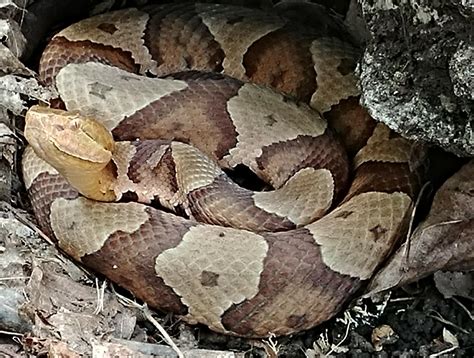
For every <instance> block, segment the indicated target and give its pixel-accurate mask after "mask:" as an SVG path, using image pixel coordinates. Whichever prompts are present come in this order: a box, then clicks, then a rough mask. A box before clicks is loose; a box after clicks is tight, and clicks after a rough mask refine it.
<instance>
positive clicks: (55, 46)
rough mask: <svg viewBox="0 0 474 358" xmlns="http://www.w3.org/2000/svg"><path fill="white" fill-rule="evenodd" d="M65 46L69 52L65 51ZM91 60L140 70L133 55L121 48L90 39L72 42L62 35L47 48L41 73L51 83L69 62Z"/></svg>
mask: <svg viewBox="0 0 474 358" xmlns="http://www.w3.org/2000/svg"><path fill="white" fill-rule="evenodd" d="M65 46H67V49H68V50H67V52H65V51H64V47H65ZM89 61H93V62H100V63H104V64H108V65H113V66H117V67H118V68H121V69H122V70H125V71H129V72H138V66H137V65H136V64H135V62H134V61H133V59H132V57H131V55H130V54H129V53H127V52H124V51H121V50H120V49H116V48H113V47H111V46H104V45H100V44H94V43H90V42H88V41H79V42H70V41H68V40H67V39H64V38H62V37H55V38H54V40H52V41H51V42H50V43H49V44H48V47H47V48H46V49H45V52H44V55H43V57H42V60H41V64H40V68H39V75H40V77H41V78H42V79H43V82H44V83H45V84H47V85H51V84H53V79H54V78H56V75H57V74H58V72H59V71H60V70H61V68H63V67H64V66H66V65H67V64H69V63H84V62H89Z"/></svg>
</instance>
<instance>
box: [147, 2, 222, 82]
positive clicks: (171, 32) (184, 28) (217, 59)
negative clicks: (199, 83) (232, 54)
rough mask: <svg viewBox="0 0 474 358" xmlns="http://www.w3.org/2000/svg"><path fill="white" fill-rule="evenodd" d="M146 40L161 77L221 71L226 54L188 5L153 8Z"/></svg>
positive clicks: (192, 8)
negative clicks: (184, 72) (183, 71)
mask: <svg viewBox="0 0 474 358" xmlns="http://www.w3.org/2000/svg"><path fill="white" fill-rule="evenodd" d="M157 34H159V36H157ZM144 40H145V45H146V46H147V47H148V48H149V49H150V54H151V56H152V58H153V59H154V60H155V61H156V62H157V64H158V73H159V74H168V73H174V72H179V71H182V70H184V69H195V70H208V71H209V70H210V71H214V72H221V71H222V61H223V60H224V58H225V53H224V51H222V49H221V48H220V46H219V44H218V43H217V42H216V41H215V39H214V37H213V36H212V34H211V33H210V32H209V30H208V28H207V27H206V26H205V25H204V24H203V22H202V20H201V18H200V17H199V16H198V14H197V13H196V11H195V9H194V7H190V6H189V4H183V5H175V6H167V7H162V8H158V7H155V8H150V21H149V22H148V25H147V28H146V31H145V36H144ZM175 44H179V46H175ZM169 48H174V51H169Z"/></svg>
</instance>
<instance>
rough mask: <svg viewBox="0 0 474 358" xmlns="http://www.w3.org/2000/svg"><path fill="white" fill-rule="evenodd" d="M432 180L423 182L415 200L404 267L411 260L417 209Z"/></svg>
mask: <svg viewBox="0 0 474 358" xmlns="http://www.w3.org/2000/svg"><path fill="white" fill-rule="evenodd" d="M430 183H431V182H429V181H427V182H426V183H425V184H423V186H422V187H421V190H420V192H419V193H418V196H417V197H416V201H415V205H413V210H412V211H411V216H410V223H409V225H408V232H407V235H406V238H407V239H406V245H405V249H404V251H405V252H404V253H403V257H404V258H405V265H404V267H402V269H405V268H407V267H408V260H409V256H410V247H411V240H410V239H411V236H412V233H413V224H414V222H415V216H416V211H417V208H418V207H419V206H420V201H421V199H422V198H423V196H424V193H425V191H426V189H427V188H428V185H429V184H430Z"/></svg>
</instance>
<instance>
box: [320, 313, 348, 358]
mask: <svg viewBox="0 0 474 358" xmlns="http://www.w3.org/2000/svg"><path fill="white" fill-rule="evenodd" d="M344 316H346V318H348V320H347V321H348V322H347V326H346V333H344V337H342V339H341V340H340V341H339V343H338V344H336V345H333V346H332V347H331V349H330V350H329V352H327V353H326V356H329V355H331V353H333V352H334V350H335V349H336V348H338V347H340V346H341V345H342V343H344V341H345V340H346V339H347V337H348V336H349V330H350V328H351V324H352V321H353V319H352V317H351V316H350V315H349V314H348V313H344Z"/></svg>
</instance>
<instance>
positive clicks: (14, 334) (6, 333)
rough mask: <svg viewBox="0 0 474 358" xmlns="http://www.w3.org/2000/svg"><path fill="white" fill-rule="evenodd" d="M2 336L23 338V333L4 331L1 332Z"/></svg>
mask: <svg viewBox="0 0 474 358" xmlns="http://www.w3.org/2000/svg"><path fill="white" fill-rule="evenodd" d="M0 334H4V335H7V336H17V337H21V336H23V333H18V332H11V331H2V330H0Z"/></svg>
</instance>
